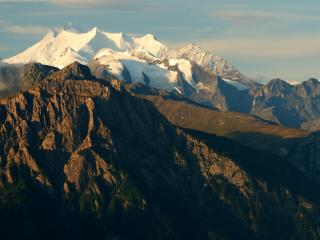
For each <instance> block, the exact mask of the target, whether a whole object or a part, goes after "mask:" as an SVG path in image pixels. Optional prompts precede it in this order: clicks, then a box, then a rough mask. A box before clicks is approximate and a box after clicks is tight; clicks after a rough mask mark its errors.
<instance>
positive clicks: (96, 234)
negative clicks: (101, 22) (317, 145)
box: [0, 63, 320, 239]
mask: <svg viewBox="0 0 320 240" xmlns="http://www.w3.org/2000/svg"><path fill="white" fill-rule="evenodd" d="M89 71H90V70H89V69H88V68H87V67H86V66H83V65H81V64H79V63H74V64H72V65H70V66H68V67H66V68H64V69H62V70H60V71H54V72H52V73H50V74H49V76H48V77H46V78H45V79H43V80H41V81H40V83H37V84H35V85H33V86H30V87H29V88H28V89H25V90H23V91H20V92H19V93H16V94H15V95H13V96H11V97H8V98H4V99H1V100H0V112H1V114H0V116H1V118H0V126H1V128H0V154H1V155H0V156H1V158H0V169H1V171H0V214H1V219H0V224H1V227H2V231H1V236H2V237H3V238H4V239H6V238H10V239H21V238H24V239H38V238H39V239H43V238H46V239H88V238H92V239H150V238H152V239H318V238H319V226H320V225H319V222H320V217H319V216H320V215H319V206H320V198H319V195H318V194H317V192H318V189H319V185H318V184H317V183H315V182H312V181H310V180H309V179H308V178H306V177H304V175H303V174H301V173H300V172H299V171H298V170H296V169H295V168H294V167H292V166H291V165H290V164H289V163H288V162H287V161H286V160H284V159H282V158H280V157H278V156H276V155H273V154H269V153H267V152H261V151H258V150H255V149H252V148H248V147H242V146H241V145H239V144H238V143H235V142H233V141H230V140H227V139H224V138H221V137H216V136H214V135H208V134H206V133H202V132H197V131H194V130H188V129H183V128H179V127H176V126H174V125H172V124H171V123H170V122H168V120H167V119H166V118H164V117H163V116H162V115H161V114H160V113H159V112H158V110H157V109H156V108H155V107H154V105H152V104H151V103H150V102H149V101H146V100H143V99H140V98H137V97H135V96H132V94H130V93H129V92H127V91H126V90H125V89H124V87H123V86H122V85H121V84H120V83H119V81H117V80H113V79H112V78H110V79H109V81H106V80H101V79H97V78H95V77H93V76H91V75H89ZM155 91H158V90H155ZM178 97H180V96H179V95H178ZM38 236H39V237H38Z"/></svg>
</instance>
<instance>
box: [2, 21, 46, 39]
mask: <svg viewBox="0 0 320 240" xmlns="http://www.w3.org/2000/svg"><path fill="white" fill-rule="evenodd" d="M0 27H2V28H3V29H4V30H5V31H6V32H10V33H16V34H26V35H41V34H45V33H47V32H49V31H50V30H51V29H52V28H49V27H44V26H39V25H20V24H13V23H10V22H6V21H3V20H0Z"/></svg>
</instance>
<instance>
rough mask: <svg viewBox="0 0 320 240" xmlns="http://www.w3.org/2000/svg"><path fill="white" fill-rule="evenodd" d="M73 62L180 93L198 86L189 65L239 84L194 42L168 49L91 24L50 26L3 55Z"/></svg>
mask: <svg viewBox="0 0 320 240" xmlns="http://www.w3.org/2000/svg"><path fill="white" fill-rule="evenodd" d="M75 61H77V62H80V63H82V64H88V65H91V66H92V65H94V66H97V65H102V66H105V70H106V71H107V72H108V73H109V74H112V75H115V76H116V77H117V78H119V79H122V80H125V81H128V82H142V83H145V84H146V85H150V86H151V87H155V88H160V89H165V90H173V89H176V90H177V91H178V92H180V93H183V92H184V90H185V88H186V87H187V88H191V89H193V90H194V91H197V89H198V87H199V86H200V85H201V86H202V88H203V83H202V84H199V82H201V79H199V77H197V74H196V73H195V71H194V66H195V65H198V66H200V67H201V68H203V71H209V72H211V73H212V74H213V75H218V76H221V77H223V78H225V79H229V80H228V81H226V83H230V85H231V86H234V87H235V88H237V87H236V83H234V82H242V83H243V81H242V79H243V75H242V74H241V73H240V72H239V71H237V70H236V69H235V68H234V67H233V66H232V65H231V64H230V63H228V62H227V61H225V60H224V59H223V58H222V57H220V56H215V55H213V54H211V53H207V52H205V51H203V50H202V49H201V48H200V47H199V46H197V45H195V44H190V45H188V46H186V47H183V48H181V49H178V50H173V49H171V48H169V47H168V46H166V45H164V44H163V43H161V42H159V41H158V40H157V39H156V38H155V37H154V36H153V35H151V34H147V35H144V36H140V37H135V36H131V35H127V34H124V33H110V32H104V31H102V30H99V29H98V28H96V27H95V28H93V29H91V30H90V31H88V32H84V33H79V32H78V31H76V30H70V27H68V28H64V29H62V30H61V31H60V32H56V31H50V32H49V33H47V34H46V35H45V36H44V38H43V39H42V40H41V41H39V42H38V43H36V44H35V45H33V46H32V47H30V48H28V49H26V50H25V51H24V52H22V53H20V54H18V55H16V56H14V57H11V58H8V59H5V60H4V62H6V63H10V64H26V63H29V62H39V63H42V64H45V65H50V66H55V67H58V68H63V67H65V66H67V65H69V64H71V63H73V62H75ZM195 78H196V79H195ZM237 89H238V90H239V91H241V90H244V89H245V88H243V87H242V88H239V87H238V88H237Z"/></svg>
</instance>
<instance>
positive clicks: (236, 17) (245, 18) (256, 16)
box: [210, 10, 320, 24]
mask: <svg viewBox="0 0 320 240" xmlns="http://www.w3.org/2000/svg"><path fill="white" fill-rule="evenodd" d="M210 15H211V16H212V17H215V18H218V19H221V20H224V21H230V22H232V23H236V24H267V23H270V22H272V23H276V22H278V21H280V20H281V21H282V20H299V21H301V20H304V21H320V16H318V15H308V14H298V13H285V12H283V11H282V12H274V11H272V12H267V11H264V12H261V11H245V10H236V11H219V12H213V13H210Z"/></svg>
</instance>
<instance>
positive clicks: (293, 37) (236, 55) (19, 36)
mask: <svg viewBox="0 0 320 240" xmlns="http://www.w3.org/2000/svg"><path fill="white" fill-rule="evenodd" d="M319 12H320V2H319V0H305V1H296V0H277V1H276V0H269V1H265V0H162V1H160V0H158V1H155V0H105V1H104V0H91V1H90V0H55V1H54V0H38V1H37V0H8V1H4V0H0V56H1V57H8V56H11V55H14V54H16V53H18V52H20V51H22V50H24V49H25V48H26V47H29V46H31V45H32V44H33V43H35V42H37V41H38V40H39V39H41V37H42V36H43V35H44V34H45V33H46V32H47V31H48V30H49V29H50V28H58V27H61V26H63V25H65V24H66V23H68V22H69V21H72V22H73V24H75V25H76V26H78V27H81V28H82V29H83V30H87V29H89V28H90V27H93V26H98V27H99V28H101V29H102V30H105V31H110V32H112V31H115V32H120V31H122V32H126V33H152V34H154V35H155V36H156V37H157V38H158V40H160V41H162V42H164V43H167V44H168V45H169V46H171V47H178V46H181V45H184V44H186V43H188V42H195V43H198V44H199V45H200V46H202V47H203V48H205V49H207V50H209V51H211V52H213V53H215V54H218V55H222V56H223V57H224V58H226V59H227V60H229V61H230V62H231V63H233V64H234V65H235V66H236V67H237V68H238V69H239V70H240V71H241V72H243V73H244V74H246V75H248V76H252V77H258V76H262V77H264V78H265V79H270V78H274V77H280V78H283V79H286V80H288V81H302V80H306V79H308V78H310V77H317V78H320V14H319Z"/></svg>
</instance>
